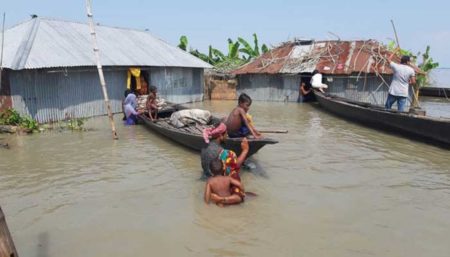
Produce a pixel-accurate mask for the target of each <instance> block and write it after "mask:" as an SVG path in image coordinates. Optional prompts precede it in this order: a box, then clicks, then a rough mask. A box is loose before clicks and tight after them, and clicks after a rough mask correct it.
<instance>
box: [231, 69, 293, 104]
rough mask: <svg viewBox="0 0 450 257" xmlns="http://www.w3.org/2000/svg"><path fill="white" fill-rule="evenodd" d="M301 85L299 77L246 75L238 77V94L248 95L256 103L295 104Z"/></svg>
mask: <svg viewBox="0 0 450 257" xmlns="http://www.w3.org/2000/svg"><path fill="white" fill-rule="evenodd" d="M299 84H300V77H299V76H288V75H279V74H277V75H268V74H246V75H240V76H238V86H237V94H238V95H239V94H241V93H246V94H248V95H249V96H250V97H251V98H252V99H253V100H256V101H277V102H282V101H290V102H295V101H297V98H298V92H299V91H298V88H299Z"/></svg>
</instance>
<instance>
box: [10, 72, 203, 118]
mask: <svg viewBox="0 0 450 257" xmlns="http://www.w3.org/2000/svg"><path fill="white" fill-rule="evenodd" d="M143 70H148V71H149V72H150V83H151V84H153V85H155V86H157V87H158V91H159V94H160V96H161V97H163V98H165V99H167V100H169V101H172V102H176V103H186V102H192V101H201V100H202V97H203V93H202V92H203V69H200V68H148V69H144V68H143ZM126 71H127V68H109V69H108V68H104V75H105V80H106V83H107V88H108V96H109V98H110V102H111V109H112V111H113V112H114V113H119V112H122V99H123V97H124V96H123V93H124V91H125V89H126V75H127V72H126ZM10 81H11V96H12V100H13V108H15V109H16V110H17V111H19V112H20V113H22V114H27V115H30V116H31V117H33V118H34V119H36V120H37V121H39V122H51V121H57V120H63V119H65V118H68V117H73V118H79V117H93V116H97V115H104V114H106V108H105V105H104V101H103V94H102V90H101V87H100V81H99V78H98V73H97V69H96V68H86V69H85V70H81V69H67V70H60V69H58V70H55V71H51V70H47V69H45V70H21V71H11V76H10Z"/></svg>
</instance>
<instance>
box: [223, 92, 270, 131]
mask: <svg viewBox="0 0 450 257" xmlns="http://www.w3.org/2000/svg"><path fill="white" fill-rule="evenodd" d="M251 104H252V99H251V98H250V96H248V95H247V94H245V93H242V94H241V95H240V96H239V99H238V106H236V108H234V109H233V111H231V113H230V115H228V120H227V122H226V125H227V132H228V136H229V137H230V138H235V137H246V136H248V135H250V134H251V135H252V136H254V137H255V138H261V137H262V136H261V133H259V132H258V130H256V129H255V127H254V126H253V122H252V120H251V116H250V115H249V114H247V112H248V110H249V109H250V105H251Z"/></svg>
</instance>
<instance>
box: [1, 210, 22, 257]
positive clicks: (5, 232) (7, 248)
mask: <svg viewBox="0 0 450 257" xmlns="http://www.w3.org/2000/svg"><path fill="white" fill-rule="evenodd" d="M0 256H1V257H3V256H8V257H17V256H18V255H17V251H16V247H15V246H14V242H13V240H12V237H11V233H9V229H8V225H7V224H6V219H5V215H4V214H3V211H2V207H0Z"/></svg>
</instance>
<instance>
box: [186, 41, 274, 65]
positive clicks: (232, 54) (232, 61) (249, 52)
mask: <svg viewBox="0 0 450 257" xmlns="http://www.w3.org/2000/svg"><path fill="white" fill-rule="evenodd" d="M227 42H228V54H224V53H223V52H221V51H220V50H218V49H216V48H214V47H212V46H211V45H210V46H209V48H208V54H203V53H201V52H200V51H198V50H197V49H192V48H191V49H190V50H189V53H190V54H192V55H194V56H196V57H198V58H200V59H202V60H203V61H205V62H207V63H209V64H211V65H213V66H214V67H215V68H216V69H218V70H221V71H230V70H233V69H236V68H238V67H239V66H241V65H244V64H245V63H247V62H249V61H250V60H252V59H254V58H257V57H259V56H260V54H261V52H262V53H267V52H268V51H269V50H270V49H269V48H268V47H267V45H265V44H263V45H262V46H261V48H260V47H259V42H258V37H257V35H256V33H254V34H253V46H252V45H250V44H249V43H248V42H247V41H246V40H245V39H243V38H241V37H238V39H237V41H235V42H234V41H233V40H232V39H231V38H228V40H227ZM178 47H179V48H181V49H183V50H184V51H187V50H186V49H187V48H188V39H187V37H186V36H181V37H180V43H179V44H178ZM240 53H242V54H243V55H242V56H241V55H240Z"/></svg>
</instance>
